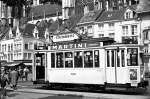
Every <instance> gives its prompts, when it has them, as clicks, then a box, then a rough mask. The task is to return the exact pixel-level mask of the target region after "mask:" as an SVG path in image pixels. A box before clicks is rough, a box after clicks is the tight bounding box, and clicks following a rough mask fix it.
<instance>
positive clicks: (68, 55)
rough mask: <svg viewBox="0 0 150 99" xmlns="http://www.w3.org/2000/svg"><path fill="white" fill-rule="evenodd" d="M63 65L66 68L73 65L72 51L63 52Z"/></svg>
mask: <svg viewBox="0 0 150 99" xmlns="http://www.w3.org/2000/svg"><path fill="white" fill-rule="evenodd" d="M65 67H66V68H72V67H73V53H72V52H66V53H65Z"/></svg>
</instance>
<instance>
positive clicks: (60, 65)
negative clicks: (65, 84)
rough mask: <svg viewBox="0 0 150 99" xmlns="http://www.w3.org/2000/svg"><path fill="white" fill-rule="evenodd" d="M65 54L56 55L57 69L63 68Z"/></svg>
mask: <svg viewBox="0 0 150 99" xmlns="http://www.w3.org/2000/svg"><path fill="white" fill-rule="evenodd" d="M63 65H64V63H63V53H56V68H63V67H64V66H63Z"/></svg>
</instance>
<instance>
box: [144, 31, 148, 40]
mask: <svg viewBox="0 0 150 99" xmlns="http://www.w3.org/2000/svg"><path fill="white" fill-rule="evenodd" d="M143 38H144V40H148V39H149V37H148V31H144V32H143Z"/></svg>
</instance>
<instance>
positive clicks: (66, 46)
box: [48, 42, 102, 50]
mask: <svg viewBox="0 0 150 99" xmlns="http://www.w3.org/2000/svg"><path fill="white" fill-rule="evenodd" d="M100 46H102V42H93V43H68V44H58V45H51V46H49V48H48V49H49V50H62V49H78V48H89V47H100Z"/></svg>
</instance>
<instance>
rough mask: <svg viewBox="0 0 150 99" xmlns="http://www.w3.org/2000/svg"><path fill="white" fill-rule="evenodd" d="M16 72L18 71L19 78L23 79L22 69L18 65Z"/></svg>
mask: <svg viewBox="0 0 150 99" xmlns="http://www.w3.org/2000/svg"><path fill="white" fill-rule="evenodd" d="M18 73H19V79H20V80H21V81H23V69H22V68H21V67H19V70H18Z"/></svg>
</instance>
